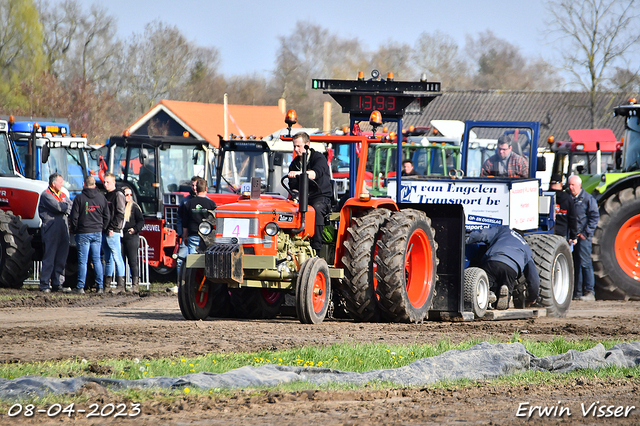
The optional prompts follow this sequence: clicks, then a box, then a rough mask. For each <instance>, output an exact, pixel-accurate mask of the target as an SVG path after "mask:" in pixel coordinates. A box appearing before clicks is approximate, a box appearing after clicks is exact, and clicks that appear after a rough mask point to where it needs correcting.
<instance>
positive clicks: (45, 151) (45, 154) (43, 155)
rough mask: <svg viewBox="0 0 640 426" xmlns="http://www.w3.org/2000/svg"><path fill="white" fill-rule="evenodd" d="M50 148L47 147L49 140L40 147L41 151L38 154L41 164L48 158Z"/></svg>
mask: <svg viewBox="0 0 640 426" xmlns="http://www.w3.org/2000/svg"><path fill="white" fill-rule="evenodd" d="M50 152H51V151H50V149H49V142H47V143H46V144H44V146H43V147H42V153H41V154H40V157H41V158H40V161H41V162H42V164H44V163H46V162H47V161H48V160H49V154H50Z"/></svg>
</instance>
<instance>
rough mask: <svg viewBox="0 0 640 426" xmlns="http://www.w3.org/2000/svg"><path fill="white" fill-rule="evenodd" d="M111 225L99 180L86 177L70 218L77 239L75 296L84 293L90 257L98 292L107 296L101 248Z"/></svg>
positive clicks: (71, 228)
mask: <svg viewBox="0 0 640 426" xmlns="http://www.w3.org/2000/svg"><path fill="white" fill-rule="evenodd" d="M108 223H109V207H108V205H107V200H106V198H105V197H104V195H102V194H101V193H100V192H98V189H97V188H96V179H95V178H94V177H93V176H87V178H86V179H85V180H84V188H83V189H82V192H81V193H80V194H78V195H77V196H76V198H75V199H74V200H73V205H72V207H71V215H70V217H69V228H70V230H71V232H73V233H74V234H75V236H76V246H77V248H78V283H77V285H76V288H75V289H74V290H73V291H74V292H75V293H79V294H84V285H85V280H86V278H87V263H88V260H89V256H91V262H93V267H94V269H95V272H96V292H98V293H104V288H103V280H102V260H101V259H100V246H101V245H102V232H103V231H104V229H105V228H106V227H107V224H108Z"/></svg>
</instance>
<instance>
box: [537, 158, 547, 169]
mask: <svg viewBox="0 0 640 426" xmlns="http://www.w3.org/2000/svg"><path fill="white" fill-rule="evenodd" d="M537 164H538V165H537V167H536V171H537V172H545V171H547V157H545V156H544V155H539V156H538V163H537Z"/></svg>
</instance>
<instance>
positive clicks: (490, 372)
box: [0, 341, 640, 399]
mask: <svg viewBox="0 0 640 426" xmlns="http://www.w3.org/2000/svg"><path fill="white" fill-rule="evenodd" d="M638 363H640V341H639V342H631V343H620V344H617V345H615V346H614V347H612V348H611V349H610V350H606V349H605V348H604V346H603V345H602V344H600V343H599V344H597V345H596V346H594V347H593V348H591V349H588V350H586V351H575V350H570V351H568V352H566V353H564V354H561V355H553V356H547V357H542V358H538V357H536V356H535V355H533V354H532V353H530V352H528V351H527V350H526V349H525V347H524V346H523V345H522V344H521V343H487V342H483V343H479V344H477V345H475V346H473V347H472V348H470V349H467V350H451V351H448V352H445V353H443V354H441V355H437V356H434V357H431V358H422V359H419V360H417V361H414V362H413V363H411V364H410V365H407V366H405V367H400V368H395V369H385V370H374V371H367V372H364V373H352V372H345V371H339V370H333V369H329V368H318V367H291V366H282V365H264V366H260V367H249V366H247V367H242V368H238V369H236V370H232V371H228V372H226V373H221V374H217V373H206V372H203V373H196V374H187V375H185V376H179V377H153V378H148V379H140V380H124V379H105V378H98V377H74V378H69V379H59V378H50V377H40V376H24V377H20V378H17V379H12V380H9V379H0V398H3V399H18V398H25V397H33V396H44V395H45V394H47V393H55V394H69V393H74V392H77V391H78V390H79V389H80V388H81V387H82V386H83V385H84V384H86V383H98V384H100V385H102V386H105V387H107V388H110V389H112V390H121V389H126V388H131V387H137V388H184V387H198V388H202V389H214V388H218V389H221V388H224V389H234V388H235V389H238V388H247V387H259V386H260V387H262V386H276V385H280V384H284V383H292V382H297V381H306V382H309V383H311V384H315V385H320V384H325V383H331V382H333V383H352V384H358V385H364V384H366V383H370V382H382V381H385V382H392V383H395V384H397V385H399V386H424V385H428V384H431V383H435V382H437V381H441V380H456V379H471V380H480V379H493V378H496V377H500V376H507V375H510V374H514V373H521V372H525V371H527V370H537V371H550V372H558V373H565V372H569V371H573V370H578V369H596V368H600V367H605V366H608V365H613V366H617V367H635V366H637V365H638Z"/></svg>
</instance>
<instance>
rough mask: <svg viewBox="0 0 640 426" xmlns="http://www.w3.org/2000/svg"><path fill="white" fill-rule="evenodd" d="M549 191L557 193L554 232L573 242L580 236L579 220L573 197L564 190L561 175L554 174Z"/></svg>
mask: <svg viewBox="0 0 640 426" xmlns="http://www.w3.org/2000/svg"><path fill="white" fill-rule="evenodd" d="M549 191H553V192H555V193H556V225H555V227H554V229H553V233H554V234H556V235H560V236H562V237H564V238H565V239H566V240H567V241H569V242H570V243H571V244H573V240H575V239H576V238H577V236H578V222H577V220H576V211H575V207H574V202H573V197H572V196H571V195H570V194H569V193H568V192H566V191H563V190H562V182H561V181H560V177H559V176H552V177H551V182H549Z"/></svg>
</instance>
